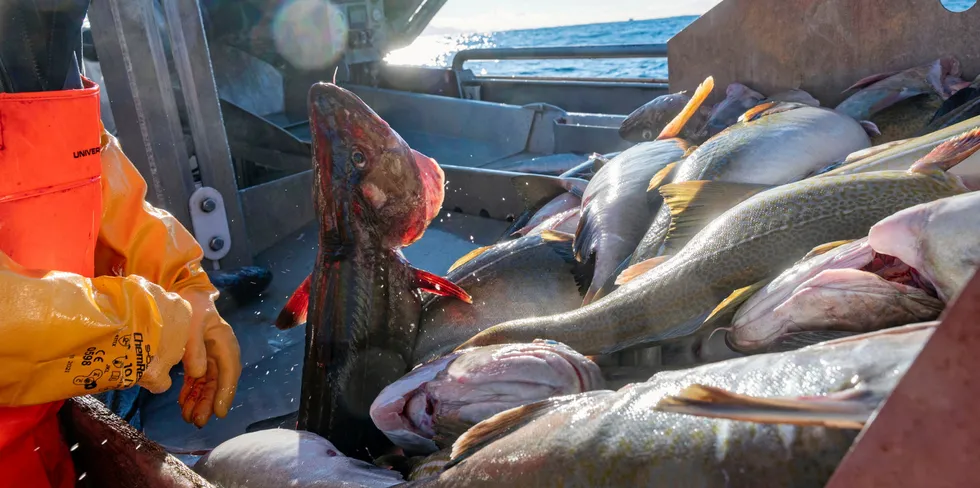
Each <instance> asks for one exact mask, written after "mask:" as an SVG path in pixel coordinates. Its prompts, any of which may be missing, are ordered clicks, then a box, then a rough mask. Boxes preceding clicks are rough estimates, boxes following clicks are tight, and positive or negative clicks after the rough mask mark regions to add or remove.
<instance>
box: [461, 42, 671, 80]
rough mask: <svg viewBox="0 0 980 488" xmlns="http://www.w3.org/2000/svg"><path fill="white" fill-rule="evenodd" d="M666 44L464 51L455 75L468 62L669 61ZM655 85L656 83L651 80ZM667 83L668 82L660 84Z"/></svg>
mask: <svg viewBox="0 0 980 488" xmlns="http://www.w3.org/2000/svg"><path fill="white" fill-rule="evenodd" d="M666 57H667V45H666V44H617V45H609V46H555V47H512V48H485V49H464V50H462V51H459V52H458V53H456V55H455V56H453V65H452V67H453V71H462V69H463V64H465V63H466V62H467V61H477V60H482V61H491V60H505V59H506V60H515V59H525V60H531V59H615V58H666ZM651 81H654V80H651ZM656 81H666V80H656Z"/></svg>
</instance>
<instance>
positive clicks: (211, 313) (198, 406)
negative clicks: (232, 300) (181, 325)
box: [178, 289, 242, 428]
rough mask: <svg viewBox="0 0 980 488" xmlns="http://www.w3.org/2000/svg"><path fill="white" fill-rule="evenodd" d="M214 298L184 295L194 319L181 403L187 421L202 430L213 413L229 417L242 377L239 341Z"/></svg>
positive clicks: (196, 292)
mask: <svg viewBox="0 0 980 488" xmlns="http://www.w3.org/2000/svg"><path fill="white" fill-rule="evenodd" d="M214 294H216V293H215V292H214V290H213V289H211V290H208V291H204V290H188V291H184V292H181V296H183V297H184V299H185V300H187V301H188V302H190V304H191V309H192V314H193V317H192V319H191V330H190V335H189V337H188V339H187V346H186V349H185V351H184V386H183V388H182V389H181V390H180V397H179V399H178V403H180V407H181V414H182V416H183V418H184V421H185V422H188V423H191V422H193V423H194V425H196V426H197V427H199V428H200V427H204V425H205V424H207V423H208V420H210V418H211V414H212V413H213V414H214V415H215V416H217V417H218V418H224V416H225V415H227V414H228V410H229V409H230V408H231V402H232V400H233V399H234V398H235V389H236V388H237V386H238V378H239V377H240V376H241V373H242V363H241V353H240V351H239V348H238V339H236V338H235V333H234V331H232V329H231V326H230V325H228V322H225V321H224V319H222V318H221V316H220V315H218V311H217V309H216V308H215V305H214V296H213V295H214Z"/></svg>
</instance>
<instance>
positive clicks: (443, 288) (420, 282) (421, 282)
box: [412, 268, 473, 304]
mask: <svg viewBox="0 0 980 488" xmlns="http://www.w3.org/2000/svg"><path fill="white" fill-rule="evenodd" d="M412 269H413V270H414V271H415V285H416V286H417V287H419V288H420V289H422V290H423V291H427V292H429V293H432V294H435V295H439V296H444V297H456V298H458V299H460V300H462V301H464V302H466V303H470V304H472V303H473V298H472V297H471V296H470V294H469V293H466V290H464V289H462V288H460V287H459V285H457V284H456V283H453V282H452V281H449V280H447V279H445V278H443V277H441V276H436V275H434V274H432V273H430V272H428V271H423V270H421V269H418V268H412Z"/></svg>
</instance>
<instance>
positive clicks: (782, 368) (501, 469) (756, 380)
mask: <svg viewBox="0 0 980 488" xmlns="http://www.w3.org/2000/svg"><path fill="white" fill-rule="evenodd" d="M931 333H932V329H931V328H929V329H922V328H913V329H912V330H907V331H906V330H893V331H892V333H890V334H874V335H871V334H869V335H867V336H866V337H864V338H854V339H852V340H848V341H844V342H838V343H836V344H832V343H827V344H821V345H817V346H812V347H808V348H804V349H800V350H796V351H790V352H784V353H778V354H761V355H756V356H750V357H745V358H739V359H732V360H729V361H724V362H720V363H714V364H709V365H704V366H700V367H697V368H693V369H689V370H683V371H672V372H662V373H658V374H657V375H654V376H653V377H652V378H650V380H649V381H647V382H645V383H638V384H633V385H629V386H626V387H624V388H622V389H620V390H619V391H608V390H607V391H595V392H588V393H582V394H578V395H572V396H568V397H561V398H556V399H552V400H551V401H549V402H544V403H542V404H540V405H541V407H540V408H539V409H538V410H537V411H534V410H533V409H532V408H530V407H531V406H525V407H520V408H518V409H514V410H511V411H507V412H503V413H501V414H499V415H497V416H495V417H492V418H490V419H488V420H486V421H484V422H482V423H481V424H478V425H477V426H476V427H474V428H473V429H472V430H471V431H470V433H472V432H475V431H477V429H481V428H483V427H485V428H486V430H488V431H490V432H493V429H494V427H493V426H494V425H495V424H499V423H501V419H502V418H503V417H505V416H508V415H510V416H512V417H513V418H515V420H514V421H513V422H511V423H509V425H511V426H513V427H512V428H511V429H509V433H506V432H501V434H505V435H500V436H499V437H498V436H494V435H493V434H492V433H491V434H488V435H487V436H486V441H487V442H488V443H487V444H486V445H483V446H482V448H480V445H477V447H476V448H474V450H471V451H462V448H463V447H464V445H465V444H464V437H465V436H464V437H461V438H460V440H459V441H457V443H456V445H455V446H454V450H453V454H454V459H453V461H451V465H450V467H449V468H448V469H447V470H446V471H445V472H443V473H442V474H440V475H439V476H438V477H432V478H428V479H425V480H422V481H419V482H413V483H408V484H406V485H405V486H413V487H423V486H425V487H442V486H447V487H448V486H454V487H455V486H488V487H490V486H501V487H515V486H522V487H523V486H562V487H621V486H644V487H665V488H666V487H685V488H741V487H752V488H768V487H774V488H775V487H779V488H783V487H787V486H792V487H796V488H804V487H814V488H819V487H823V486H825V484H826V483H827V481H828V480H829V478H830V477H831V475H832V474H833V472H834V470H835V468H836V467H837V465H838V463H839V462H840V461H841V459H842V458H843V457H844V455H845V454H846V453H847V450H848V449H849V448H850V446H851V445H852V443H853V441H854V439H855V437H856V436H857V434H858V431H857V430H839V429H829V428H825V427H799V426H790V425H774V424H758V423H751V422H740V421H732V420H720V419H712V418H706V417H701V416H691V415H684V414H677V413H668V412H662V411H658V410H655V409H654V406H655V405H657V403H658V402H659V401H660V400H661V399H663V398H664V397H665V396H668V395H674V394H677V393H678V392H680V391H681V390H682V389H683V388H685V387H687V386H690V385H694V384H701V385H708V386H714V387H719V388H723V389H725V390H728V391H734V392H738V393H740V394H746V395H752V396H758V397H796V396H809V395H826V394H831V393H836V392H840V391H842V390H848V389H851V388H853V387H854V386H855V382H857V383H859V384H860V385H861V387H862V388H866V389H867V390H868V391H870V394H869V395H867V397H866V398H867V401H868V402H869V403H872V402H873V403H874V404H875V405H877V404H880V402H881V401H882V399H883V398H884V397H885V396H886V395H887V394H889V393H890V392H891V390H893V389H894V387H895V385H896V384H897V382H898V381H899V380H900V379H901V377H902V376H903V375H904V374H905V371H906V370H907V369H908V367H909V366H910V364H911V362H912V361H913V360H914V358H915V357H916V356H917V355H918V353H919V351H920V350H921V349H922V346H923V345H924V344H925V342H926V340H927V339H928V337H929V336H930V335H931ZM521 411H523V412H527V413H524V415H523V416H522V415H521V414H520V412H521ZM468 434H469V433H468ZM482 439H483V438H480V440H482ZM474 440H476V439H474ZM474 451H475V452H474ZM774 460H778V462H777V461H774ZM453 464H454V465H453Z"/></svg>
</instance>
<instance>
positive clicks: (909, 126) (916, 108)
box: [871, 92, 958, 145]
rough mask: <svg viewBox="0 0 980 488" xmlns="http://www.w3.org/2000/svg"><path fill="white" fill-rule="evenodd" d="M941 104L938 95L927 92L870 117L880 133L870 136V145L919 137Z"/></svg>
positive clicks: (940, 98) (941, 101) (941, 100)
mask: <svg viewBox="0 0 980 488" xmlns="http://www.w3.org/2000/svg"><path fill="white" fill-rule="evenodd" d="M942 104H943V98H942V97H941V96H939V94H937V93H934V92H928V93H925V94H922V95H919V96H917V97H913V98H911V99H909V100H906V101H904V102H902V103H899V104H896V105H893V106H891V107H888V108H886V109H884V110H882V111H881V112H879V113H877V114H875V115H874V116H873V117H871V121H872V122H874V124H875V125H876V126H877V127H878V130H879V131H880V134H879V135H872V136H871V143H872V144H874V145H878V144H884V143H886V142H891V141H897V140H901V139H908V138H911V137H915V136H918V135H920V133H921V132H922V128H923V127H925V126H926V124H928V123H929V120H930V119H932V116H933V114H935V113H936V110H938V109H939V107H941V106H942ZM957 122H958V121H957Z"/></svg>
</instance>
